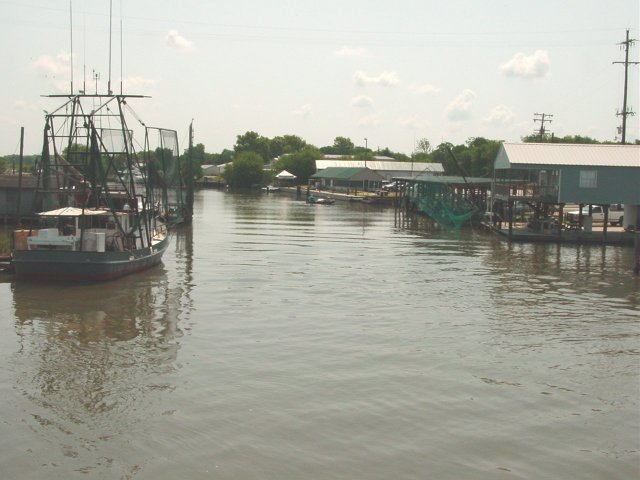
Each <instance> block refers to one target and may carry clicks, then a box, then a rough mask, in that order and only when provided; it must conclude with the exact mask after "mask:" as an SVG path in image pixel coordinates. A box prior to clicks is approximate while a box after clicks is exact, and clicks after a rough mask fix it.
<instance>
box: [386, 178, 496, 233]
mask: <svg viewBox="0 0 640 480" xmlns="http://www.w3.org/2000/svg"><path fill="white" fill-rule="evenodd" d="M396 180H397V181H398V182H399V183H400V185H401V188H400V198H401V202H402V203H404V207H405V209H406V210H408V211H419V212H421V213H423V214H425V215H427V216H428V217H429V218H431V219H432V220H433V221H435V222H437V223H438V224H439V225H441V226H442V227H445V228H460V226H461V225H463V224H464V223H466V222H468V221H471V220H473V219H474V218H480V217H481V216H482V214H483V213H484V212H485V211H486V208H487V198H488V191H489V189H490V187H491V179H490V178H482V177H462V176H447V175H445V176H436V175H429V174H423V175H418V176H417V177H398V178H396Z"/></svg>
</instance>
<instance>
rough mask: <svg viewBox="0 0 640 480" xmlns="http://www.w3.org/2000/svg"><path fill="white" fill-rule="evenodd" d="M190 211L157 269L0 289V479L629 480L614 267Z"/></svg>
mask: <svg viewBox="0 0 640 480" xmlns="http://www.w3.org/2000/svg"><path fill="white" fill-rule="evenodd" d="M196 203H197V205H196V216H195V221H194V227H193V231H192V232H191V231H186V230H185V231H181V232H178V233H177V234H176V236H175V237H174V238H173V240H172V246H171V247H170V251H169V252H168V253H167V254H166V256H165V261H164V265H163V266H162V267H159V268H156V269H154V270H152V271H149V272H146V273H144V274H141V275H136V276H132V277H129V278H126V279H123V280H121V281H117V282H114V283H107V284H100V285H80V286H79V285H52V286H47V285H39V284H28V283H27V284H25V283H10V282H6V283H2V284H0V291H1V292H2V294H1V295H0V313H1V320H0V321H1V322H2V331H3V332H4V334H3V335H2V336H1V337H0V359H1V364H2V368H1V369H0V388H1V391H0V393H1V396H0V398H1V399H2V402H1V404H0V412H1V423H0V466H1V472H2V473H1V477H2V478H10V479H13V478H16V479H41V478H47V479H68V478H100V479H102V478H105V479H106V478H108V479H111V478H115V479H118V478H127V479H128V478H136V479H178V478H184V479H209V478H211V479H235V480H238V479H240V480H241V479H278V480H279V479H367V480H370V479H432V478H433V479H463V478H464V479H466V478H470V479H539V478H553V479H578V478H579V479H631V478H638V477H639V476H640V405H639V403H640V281H639V280H638V279H637V278H634V277H633V275H632V274H631V271H630V270H631V266H632V257H633V251H632V249H629V248H626V249H625V248H608V249H606V250H605V249H602V248H599V247H570V246H565V247H557V246H555V245H512V246H509V245H508V244H506V243H503V242H500V241H496V240H495V239H492V238H490V237H486V236H484V235H482V234H481V233H479V232H465V233H462V234H458V235H454V234H442V233H437V232H429V231H419V230H412V229H408V228H401V225H400V224H398V223H396V219H395V218H394V211H393V210H392V209H387V210H379V209H374V208H370V207H366V206H350V205H339V204H336V205H333V206H321V205H316V206H309V205H305V204H304V203H302V202H297V201H295V200H294V199H291V198H288V197H284V196H278V195H277V194H276V195H269V196H266V195H265V196H258V195H254V196H250V195H241V194H224V193H221V192H217V191H205V192H201V193H199V194H198V196H197V198H196Z"/></svg>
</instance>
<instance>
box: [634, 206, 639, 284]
mask: <svg viewBox="0 0 640 480" xmlns="http://www.w3.org/2000/svg"><path fill="white" fill-rule="evenodd" d="M633 271H634V272H635V274H636V275H639V276H640V205H636V266H635V268H634V269H633Z"/></svg>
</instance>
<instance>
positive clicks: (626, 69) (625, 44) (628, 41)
mask: <svg viewBox="0 0 640 480" xmlns="http://www.w3.org/2000/svg"><path fill="white" fill-rule="evenodd" d="M635 42H636V40H635V39H629V29H627V39H626V40H625V41H624V42H621V43H619V44H618V45H621V46H622V47H623V48H624V62H613V63H614V64H615V63H621V64H624V95H623V99H622V112H618V113H617V115H618V116H620V117H622V143H623V144H624V143H627V117H628V116H631V115H634V113H633V112H632V111H629V110H627V83H628V80H629V65H637V64H638V63H640V62H630V61H629V47H630V46H631V45H633V44H634V43H635Z"/></svg>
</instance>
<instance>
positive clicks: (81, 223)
mask: <svg viewBox="0 0 640 480" xmlns="http://www.w3.org/2000/svg"><path fill="white" fill-rule="evenodd" d="M96 90H97V89H96ZM49 97H50V98H53V97H55V98H57V99H58V101H61V102H62V105H61V106H60V107H59V108H57V109H56V110H55V111H53V113H46V115H45V120H46V121H45V127H44V142H43V150H42V157H41V160H40V163H39V165H38V168H37V175H38V182H37V189H36V196H35V201H36V205H34V209H33V211H34V212H38V213H36V214H35V217H36V218H35V219H34V221H32V222H31V225H30V226H29V227H28V228H27V227H26V226H25V227H23V228H19V229H17V230H15V231H14V238H13V252H12V259H11V263H12V266H13V269H14V271H15V274H16V276H17V278H19V279H20V278H23V279H34V280H47V281H101V280H111V279H115V278H119V277H122V276H124V275H128V274H131V273H134V272H139V271H142V270H145V269H148V268H151V267H153V266H155V265H157V264H159V263H160V262H161V260H162V255H163V254H164V252H165V251H166V249H167V246H168V242H169V235H168V231H167V226H166V223H165V222H164V221H163V220H164V219H166V218H167V212H166V210H167V207H168V205H167V204H166V199H167V198H168V196H167V192H166V186H167V185H169V184H171V183H172V182H171V181H170V177H171V176H172V175H174V173H175V172H176V171H177V170H176V169H177V168H178V167H177V165H178V141H177V133H176V131H175V130H169V129H163V128H156V127H148V126H146V125H145V124H144V123H142V121H140V120H139V118H138V116H137V115H136V114H135V113H134V112H133V111H132V110H131V108H130V106H129V102H130V101H131V100H133V99H136V98H144V97H143V96H142V95H122V94H120V95H114V94H113V93H112V92H111V91H109V93H108V94H104V95H103V94H98V93H97V91H96V94H88V95H87V94H85V93H84V92H82V93H81V94H66V95H50V96H49ZM128 116H131V117H133V118H134V120H135V121H137V122H138V123H139V125H137V124H136V128H138V130H139V131H143V132H144V133H143V137H144V146H143V150H142V152H141V153H136V152H135V151H134V130H133V125H134V121H129V119H128V118H127V117H128Z"/></svg>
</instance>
